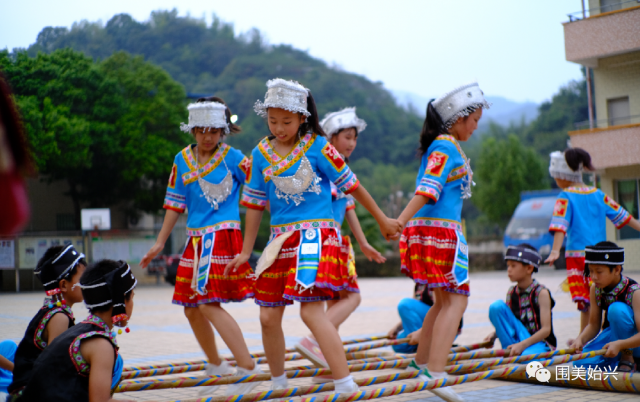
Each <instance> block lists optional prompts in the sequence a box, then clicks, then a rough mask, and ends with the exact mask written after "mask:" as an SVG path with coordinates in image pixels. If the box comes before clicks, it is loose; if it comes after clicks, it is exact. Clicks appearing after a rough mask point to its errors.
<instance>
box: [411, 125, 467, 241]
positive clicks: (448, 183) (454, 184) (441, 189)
mask: <svg viewBox="0 0 640 402" xmlns="http://www.w3.org/2000/svg"><path fill="white" fill-rule="evenodd" d="M466 161H467V158H466V156H465V154H464V152H463V151H462V148H460V145H459V144H458V141H457V140H456V139H455V138H454V137H453V136H451V135H448V134H441V135H439V136H438V137H436V139H435V140H434V141H433V143H431V145H430V146H429V149H428V150H427V152H425V153H424V155H422V162H421V164H420V171H419V172H418V177H417V178H416V192H415V194H416V195H422V196H425V197H427V198H428V199H429V202H428V203H427V204H426V205H425V206H424V207H422V208H421V209H420V210H419V211H418V212H417V213H416V214H415V216H414V217H413V218H412V219H411V220H410V221H409V222H407V227H410V226H436V227H444V228H449V229H455V230H461V229H462V226H461V224H460V216H461V213H462V195H463V191H462V187H463V185H464V182H463V180H462V179H463V178H465V177H466V176H467V173H469V169H468V167H467V162H466Z"/></svg>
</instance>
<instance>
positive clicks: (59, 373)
mask: <svg viewBox="0 0 640 402" xmlns="http://www.w3.org/2000/svg"><path fill="white" fill-rule="evenodd" d="M96 336H99V337H103V338H106V339H108V340H109V341H110V342H111V343H112V344H113V348H114V356H115V357H117V355H118V349H117V348H118V347H117V344H116V342H115V335H114V334H113V333H112V332H111V331H110V330H109V327H108V326H107V325H106V324H105V323H104V321H102V320H101V319H99V318H98V317H95V316H91V315H90V316H89V317H88V318H87V319H86V320H85V321H83V322H81V323H80V324H77V325H75V326H74V327H73V328H70V329H68V330H67V331H65V332H64V333H63V334H62V335H60V336H59V337H58V338H56V339H55V342H54V343H52V344H51V345H50V346H49V347H48V348H46V349H45V350H44V351H43V352H42V354H41V355H40V358H39V359H38V360H37V361H36V362H35V364H34V365H33V370H32V376H31V379H30V380H29V382H28V383H27V386H26V387H25V389H24V392H23V394H22V397H21V398H20V402H41V401H57V402H82V401H87V402H88V401H89V371H90V368H91V367H90V366H89V365H88V364H87V362H86V361H85V360H84V358H83V357H82V354H80V344H81V342H82V341H83V340H85V339H89V338H92V337H96ZM114 362H115V358H114Z"/></svg>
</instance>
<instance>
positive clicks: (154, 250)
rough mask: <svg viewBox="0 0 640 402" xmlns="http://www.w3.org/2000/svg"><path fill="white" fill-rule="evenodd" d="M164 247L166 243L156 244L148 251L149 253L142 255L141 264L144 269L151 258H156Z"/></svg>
mask: <svg viewBox="0 0 640 402" xmlns="http://www.w3.org/2000/svg"><path fill="white" fill-rule="evenodd" d="M163 248H164V244H158V243H156V244H154V245H153V247H151V249H150V250H149V251H148V252H147V254H145V255H144V257H142V260H140V266H141V267H142V269H144V268H146V267H147V265H149V263H150V262H151V260H153V259H154V258H156V256H157V255H158V254H159V253H160V252H161V251H162V249H163Z"/></svg>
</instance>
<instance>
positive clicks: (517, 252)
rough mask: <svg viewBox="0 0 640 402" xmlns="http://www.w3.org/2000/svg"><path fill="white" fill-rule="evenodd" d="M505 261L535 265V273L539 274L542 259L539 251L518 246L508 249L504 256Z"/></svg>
mask: <svg viewBox="0 0 640 402" xmlns="http://www.w3.org/2000/svg"><path fill="white" fill-rule="evenodd" d="M504 260H505V261H507V260H514V261H520V262H521V263H523V264H526V265H533V272H538V268H540V262H541V261H542V258H541V257H540V254H538V251H537V250H535V249H531V248H528V247H525V246H524V245H522V244H518V245H517V246H509V247H507V253H506V254H505V256H504Z"/></svg>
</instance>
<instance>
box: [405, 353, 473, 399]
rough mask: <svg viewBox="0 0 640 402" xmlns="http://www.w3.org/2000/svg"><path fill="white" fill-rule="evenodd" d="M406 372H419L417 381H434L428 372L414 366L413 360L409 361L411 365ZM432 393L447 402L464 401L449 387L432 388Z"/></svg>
mask: <svg viewBox="0 0 640 402" xmlns="http://www.w3.org/2000/svg"><path fill="white" fill-rule="evenodd" d="M406 371H420V374H419V375H418V378H417V379H418V381H421V382H427V381H431V380H435V378H433V376H431V374H430V373H429V370H427V369H426V368H425V369H421V368H420V367H418V365H417V364H416V361H415V360H411V363H409V365H408V366H407V368H406ZM429 391H431V392H432V393H434V394H436V395H437V396H438V397H440V398H442V399H444V400H445V401H447V402H464V399H463V398H462V397H461V396H460V395H458V394H457V393H456V391H454V390H453V389H452V388H451V387H441V388H433V389H430V390H429Z"/></svg>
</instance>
